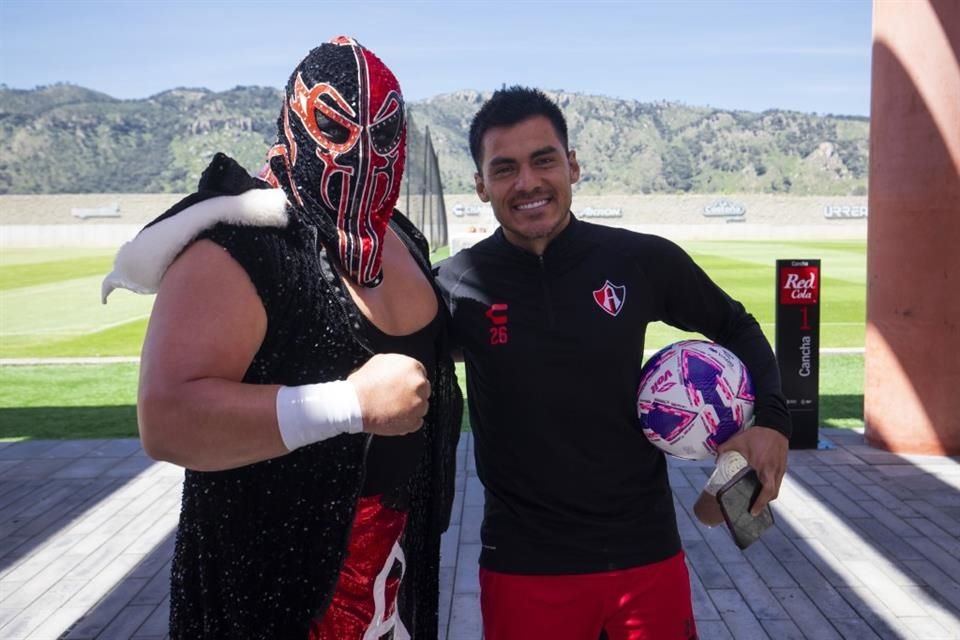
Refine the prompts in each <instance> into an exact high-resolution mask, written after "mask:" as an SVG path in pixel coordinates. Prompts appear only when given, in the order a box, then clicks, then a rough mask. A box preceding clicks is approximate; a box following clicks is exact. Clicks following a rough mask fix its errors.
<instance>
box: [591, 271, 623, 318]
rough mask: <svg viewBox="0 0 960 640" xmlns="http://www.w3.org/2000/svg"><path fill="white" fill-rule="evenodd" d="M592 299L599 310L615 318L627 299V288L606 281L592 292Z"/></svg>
mask: <svg viewBox="0 0 960 640" xmlns="http://www.w3.org/2000/svg"><path fill="white" fill-rule="evenodd" d="M593 299H594V301H595V302H596V303H597V304H598V305H600V308H601V309H603V310H604V311H606V312H607V313H609V314H610V315H612V316H615V315H617V314H618V313H620V310H621V309H623V303H624V301H625V300H626V299H627V288H626V287H624V286H617V285H615V284H613V283H611V282H610V281H609V280H607V281H606V282H604V283H603V286H602V287H600V288H599V289H597V290H596V291H594V292H593Z"/></svg>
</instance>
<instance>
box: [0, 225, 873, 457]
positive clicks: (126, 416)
mask: <svg viewBox="0 0 960 640" xmlns="http://www.w3.org/2000/svg"><path fill="white" fill-rule="evenodd" d="M682 244H683V245H684V247H685V248H686V249H687V251H689V252H690V253H691V255H693V257H694V258H695V259H696V260H697V261H698V262H699V263H700V265H701V266H702V267H703V268H704V269H705V270H706V271H707V273H709V274H710V275H711V277H713V278H714V280H716V281H717V282H718V283H719V284H720V285H721V286H722V287H723V288H724V289H726V290H727V291H728V292H729V293H730V294H731V295H733V296H734V297H736V298H738V299H740V300H741V301H742V302H743V303H744V304H745V305H746V306H747V308H748V309H749V310H750V311H751V312H752V313H753V314H754V315H755V316H756V317H757V319H758V321H759V322H760V323H761V326H762V327H763V329H764V331H765V332H767V336H768V338H769V339H770V340H771V342H772V341H773V316H774V261H775V260H776V259H777V258H820V259H821V260H822V272H823V278H824V280H823V283H822V289H821V291H822V294H821V295H822V303H821V305H822V306H821V346H823V347H862V346H863V339H864V309H865V290H866V286H865V282H866V243H864V242H830V241H824V242H765V241H738V242H727V241H724V242H719V241H718V242H706V241H704V242H686V243H682ZM113 255H114V251H113V250H98V249H39V250H38V249H29V250H4V251H3V252H2V253H0V358H59V357H75V358H76V357H102V356H136V355H138V354H139V352H140V347H141V345H142V342H143V337H144V334H145V331H146V324H147V317H148V316H149V313H150V309H151V306H152V304H153V296H138V295H135V294H132V293H130V292H128V291H122V290H121V291H115V292H114V293H113V294H112V295H111V297H110V302H109V304H107V305H105V306H104V305H101V304H100V281H101V280H102V277H103V275H105V274H106V273H107V272H108V271H109V270H110V267H111V264H112V260H113ZM444 257H446V248H441V249H440V250H438V251H436V252H434V253H433V254H432V255H431V260H433V261H434V262H436V261H438V260H441V259H442V258H444ZM689 337H691V336H690V334H686V333H683V332H680V331H676V330H674V329H672V328H670V327H667V326H664V325H659V324H658V325H654V326H651V327H650V330H649V331H648V334H647V343H646V346H647V348H649V349H654V348H659V347H661V346H664V345H666V344H669V343H670V342H673V341H675V340H679V339H682V338H689ZM458 371H459V373H460V376H461V380H463V379H464V378H463V369H462V366H460V367H458ZM820 374H821V379H820V388H821V412H820V414H821V422H822V424H825V425H829V426H837V427H854V426H862V424H863V356H861V355H824V356H823V357H822V358H821V373H820ZM136 384H137V365H136V364H97V365H63V364H51V365H31V366H0V439H20V438H82V437H91V438H105V437H121V436H136V433H137V431H136V410H135V407H134V403H135V398H136ZM467 424H468V423H467V419H466V418H464V426H465V427H466V425H467Z"/></svg>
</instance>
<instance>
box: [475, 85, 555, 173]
mask: <svg viewBox="0 0 960 640" xmlns="http://www.w3.org/2000/svg"><path fill="white" fill-rule="evenodd" d="M533 116H544V117H545V118H547V119H548V120H550V122H551V124H553V128H554V130H556V132H557V136H558V137H559V138H560V142H562V143H563V150H564V151H569V150H570V149H569V147H568V143H567V121H566V119H565V118H564V117H563V112H561V111H560V107H558V106H557V104H556V103H555V102H554V101H553V100H551V99H550V98H548V97H547V96H546V94H545V93H543V92H542V91H540V90H539V89H531V88H530V87H520V86H516V85H514V86H512V87H507V88H505V89H498V90H497V91H494V92H493V95H492V96H491V97H490V99H489V100H487V101H486V102H485V103H483V106H482V107H480V111H477V115H475V116H473V122H471V123H470V155H472V156H473V162H474V164H476V165H477V171H482V168H481V166H480V165H481V162H482V160H483V158H482V155H483V135H484V134H485V133H486V132H487V131H488V130H489V129H492V128H493V127H509V126H513V125H515V124H517V123H518V122H522V121H524V120H526V119H527V118H532V117H533Z"/></svg>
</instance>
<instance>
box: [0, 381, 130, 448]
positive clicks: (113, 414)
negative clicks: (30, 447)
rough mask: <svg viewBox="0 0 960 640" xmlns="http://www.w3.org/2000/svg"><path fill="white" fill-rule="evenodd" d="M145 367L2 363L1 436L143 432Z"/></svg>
mask: <svg viewBox="0 0 960 640" xmlns="http://www.w3.org/2000/svg"><path fill="white" fill-rule="evenodd" d="M138 370H139V365H137V364H135V363H120V364H89V365H87V364H85V365H66V364H64V365H30V366H6V367H0V440H22V439H32V438H130V437H136V436H137V410H136V398H137V373H138Z"/></svg>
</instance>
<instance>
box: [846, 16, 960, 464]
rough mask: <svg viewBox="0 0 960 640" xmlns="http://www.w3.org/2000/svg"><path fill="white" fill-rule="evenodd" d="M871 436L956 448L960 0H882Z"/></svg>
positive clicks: (879, 443)
mask: <svg viewBox="0 0 960 640" xmlns="http://www.w3.org/2000/svg"><path fill="white" fill-rule="evenodd" d="M869 207H870V208H869V222H868V227H867V230H868V231H867V234H868V235H867V237H868V241H867V334H866V356H865V361H866V366H865V369H866V371H865V380H864V394H865V398H864V417H865V420H866V440H867V442H868V443H870V444H871V445H872V446H875V447H880V448H884V449H889V450H891V451H895V452H901V453H928V454H947V455H958V454H960V0H911V1H910V2H904V1H902V0H875V1H874V6H873V69H872V94H871V103H870V195H869Z"/></svg>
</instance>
